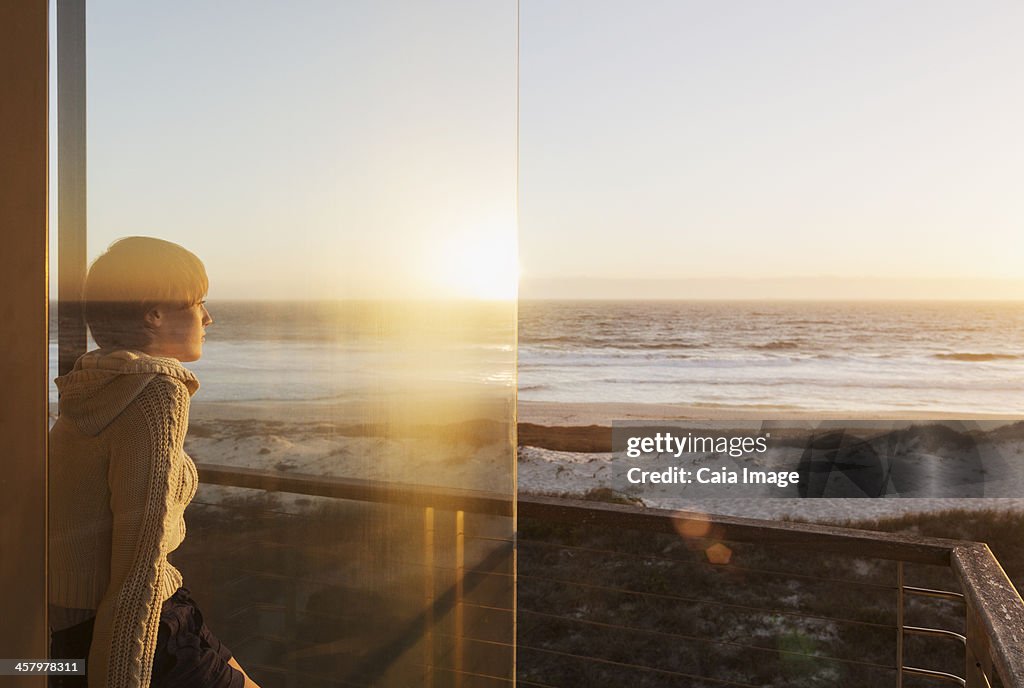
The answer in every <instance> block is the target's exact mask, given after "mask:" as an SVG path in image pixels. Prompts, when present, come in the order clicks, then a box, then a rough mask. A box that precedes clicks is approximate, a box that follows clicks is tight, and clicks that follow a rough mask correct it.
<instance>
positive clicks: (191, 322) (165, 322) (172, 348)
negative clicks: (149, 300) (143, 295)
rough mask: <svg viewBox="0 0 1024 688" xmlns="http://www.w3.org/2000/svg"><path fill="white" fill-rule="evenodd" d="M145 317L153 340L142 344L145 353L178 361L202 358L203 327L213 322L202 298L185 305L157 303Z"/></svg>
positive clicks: (185, 361) (184, 361) (204, 330)
mask: <svg viewBox="0 0 1024 688" xmlns="http://www.w3.org/2000/svg"><path fill="white" fill-rule="evenodd" d="M147 320H148V323H149V325H150V331H151V332H152V333H153V339H152V341H151V342H150V344H149V346H147V347H146V349H145V351H146V353H148V354H149V355H151V356H166V357H168V358H176V359H178V360H179V361H181V362H182V363H187V362H189V361H198V360H199V359H200V358H202V355H203V340H205V339H206V328H207V327H208V326H209V325H212V324H213V318H212V317H210V312H209V311H207V310H206V301H205V300H204V301H200V302H199V303H195V304H192V305H191V306H186V307H185V308H180V307H177V306H158V307H156V308H154V309H153V310H152V311H151V312H150V314H149V315H148V316H147Z"/></svg>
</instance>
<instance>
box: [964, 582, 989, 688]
mask: <svg viewBox="0 0 1024 688" xmlns="http://www.w3.org/2000/svg"><path fill="white" fill-rule="evenodd" d="M965 635H966V636H967V657H966V662H967V672H966V674H965V676H966V678H967V688H989V686H990V685H991V684H990V683H989V680H988V677H989V676H990V675H991V674H992V655H991V653H990V652H989V642H988V635H987V634H986V633H985V628H984V626H983V625H982V623H981V618H980V617H979V616H978V612H977V610H976V609H975V608H974V605H973V604H971V601H970V599H968V600H967V633H966V634H965Z"/></svg>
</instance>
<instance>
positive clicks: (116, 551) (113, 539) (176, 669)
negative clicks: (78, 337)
mask: <svg viewBox="0 0 1024 688" xmlns="http://www.w3.org/2000/svg"><path fill="white" fill-rule="evenodd" d="M208 286H209V282H208V280H207V276H206V269H205V268H204V267H203V264H202V262H201V261H200V260H199V259H198V258H197V257H196V256H195V255H193V254H192V253H190V252H189V251H187V250H185V249H184V248H182V247H181V246H178V245H177V244H173V243H170V242H167V241H162V240H160V239H153V238H149V237H129V238H126V239H121V240H120V241H117V242H115V243H114V244H112V245H111V246H110V248H109V249H108V250H107V252H106V253H104V254H103V255H101V256H100V257H99V258H97V259H96V261H95V262H94V263H93V264H92V267H91V268H90V269H89V276H88V278H87V280H86V284H85V302H86V306H85V317H86V322H87V323H88V325H89V329H90V330H91V332H92V335H93V339H95V341H96V343H97V344H98V345H99V347H100V348H99V349H97V350H95V351H91V352H89V353H87V354H85V355H84V356H82V357H81V358H79V359H78V361H77V362H76V363H75V367H74V369H73V370H72V371H71V372H70V373H68V374H67V375H64V376H62V377H59V378H57V380H56V383H57V389H58V390H59V391H60V403H59V415H58V418H57V421H56V423H55V424H54V426H53V428H52V429H51V430H50V477H49V484H50V523H49V528H50V530H49V532H50V549H49V573H50V580H49V594H50V621H51V624H50V625H51V628H52V630H53V636H52V644H51V656H52V657H54V658H63V659H80V658H83V657H85V658H87V662H86V674H87V682H86V681H85V680H83V679H82V677H62V678H56V677H54V678H52V679H51V685H57V686H73V685H79V686H84V685H88V686H89V687H90V688H97V687H100V686H102V687H106V688H146V687H147V686H151V687H152V688H159V687H161V686H168V687H169V686H175V687H179V686H180V687H186V686H187V687H190V688H191V687H195V688H200V687H202V688H243V687H244V688H253V687H256V688H258V686H257V685H256V683H255V682H253V681H252V680H251V679H249V677H248V676H247V675H246V674H245V672H244V671H243V670H242V668H241V667H240V666H239V665H238V663H237V662H236V661H235V660H234V658H233V657H232V656H231V652H230V651H229V650H228V649H227V648H226V647H225V646H224V645H223V644H221V643H220V642H219V641H218V640H217V639H216V638H215V637H214V636H213V635H212V634H211V633H210V631H209V629H207V627H206V625H205V624H204V623H203V620H202V614H201V613H200V612H199V610H198V608H196V606H195V603H194V602H193V601H192V600H191V598H190V597H189V592H188V590H187V589H186V588H183V587H181V584H182V578H181V574H180V573H179V572H178V570H177V569H175V568H174V566H172V565H171V564H170V563H169V562H168V561H167V555H168V553H170V552H172V551H173V550H174V549H176V548H177V547H178V546H179V545H180V544H181V542H182V540H183V539H184V537H185V521H184V519H183V513H184V510H185V507H186V506H187V505H188V503H189V502H190V501H191V499H192V497H193V495H194V494H195V491H196V486H197V483H198V477H197V474H196V467H195V464H194V463H193V462H192V459H190V458H189V457H188V455H186V454H185V452H184V449H183V445H184V440H185V432H186V430H187V429H188V410H189V399H190V397H191V396H192V395H193V394H195V392H196V390H197V389H199V382H198V381H197V380H196V377H195V375H193V374H192V373H191V372H190V371H188V370H186V369H185V368H184V367H183V366H182V365H181V363H182V362H188V361H196V360H198V359H199V358H200V356H202V352H203V339H204V334H205V328H206V327H208V326H209V325H211V324H212V323H213V318H211V317H210V314H209V312H208V311H207V310H206V306H205V302H204V300H203V299H204V298H205V295H206V292H207V289H208ZM76 681H77V683H76Z"/></svg>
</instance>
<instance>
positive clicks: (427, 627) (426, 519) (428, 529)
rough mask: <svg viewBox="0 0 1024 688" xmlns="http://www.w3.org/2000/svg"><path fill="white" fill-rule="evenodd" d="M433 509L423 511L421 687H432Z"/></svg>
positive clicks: (425, 508)
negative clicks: (424, 614) (422, 670)
mask: <svg viewBox="0 0 1024 688" xmlns="http://www.w3.org/2000/svg"><path fill="white" fill-rule="evenodd" d="M434 589H435V588H434V507H432V506H428V507H424V509H423V595H424V604H423V608H424V610H425V611H426V616H425V617H424V629H423V668H424V674H423V685H424V687H425V688H433V685H434Z"/></svg>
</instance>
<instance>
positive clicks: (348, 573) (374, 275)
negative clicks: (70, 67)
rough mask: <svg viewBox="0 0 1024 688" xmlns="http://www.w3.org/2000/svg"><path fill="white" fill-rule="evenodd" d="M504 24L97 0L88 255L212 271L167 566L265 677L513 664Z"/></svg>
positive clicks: (510, 158)
mask: <svg viewBox="0 0 1024 688" xmlns="http://www.w3.org/2000/svg"><path fill="white" fill-rule="evenodd" d="M516 21H517V17H516V6H515V3H514V2H497V3H476V2H458V1H444V2H436V3H429V4H425V3H419V2H400V1H391V2H378V1H373V2H346V3H334V2H305V3H300V4H281V3H270V2H257V3H252V2H247V3H215V4H211V3H204V2H184V3H165V4H161V5H153V4H147V5H140V4H137V3H130V2H96V3H91V4H90V5H89V14H88V20H87V30H88V63H87V64H88V72H87V81H88V151H89V162H88V176H89V185H88V222H89V224H88V253H89V260H90V261H92V260H94V259H95V258H96V257H97V256H99V255H100V254H101V253H103V251H104V250H106V249H107V247H108V246H109V245H110V244H111V242H113V241H115V240H116V239H118V238H121V237H125V236H132V235H144V236H151V237H158V238H160V239H164V240H167V241H171V242H174V243H176V244H179V245H181V246H183V247H185V248H186V249H188V250H189V251H191V252H193V253H194V254H195V255H197V256H198V257H199V258H200V259H201V260H202V261H203V263H204V264H205V269H206V271H207V273H208V276H209V292H208V294H207V295H206V304H205V307H206V308H207V309H208V312H209V314H210V317H211V318H212V322H208V321H207V320H203V321H202V328H203V329H204V330H205V334H206V339H205V342H203V343H202V345H201V349H202V357H201V359H199V360H197V361H194V362H185V363H184V366H185V368H186V369H188V370H189V371H191V372H192V373H194V374H195V376H196V377H197V378H198V380H199V382H200V389H199V390H198V391H197V392H196V393H195V395H194V396H193V397H192V398H191V409H190V425H189V431H188V435H187V438H186V440H185V443H184V449H185V451H186V452H187V453H188V455H189V456H190V457H191V458H192V459H193V460H194V461H195V463H196V464H197V465H198V467H199V475H200V480H201V483H200V485H199V488H198V492H197V493H196V495H195V498H194V499H193V501H192V503H191V505H190V506H189V507H188V509H187V511H186V513H185V520H186V522H187V525H188V534H187V537H186V538H185V539H184V541H183V543H182V544H181V545H180V546H179V547H178V548H177V549H176V550H175V551H174V552H172V553H171V555H170V562H171V564H172V565H173V566H174V567H176V568H177V569H178V570H180V572H181V573H182V575H183V579H184V585H185V586H187V587H188V588H189V589H190V591H191V595H192V598H193V599H194V600H195V601H196V603H197V604H198V605H199V607H200V608H201V609H202V611H203V615H204V618H205V620H206V623H207V625H208V626H209V627H210V629H211V630H212V631H213V633H214V634H215V635H216V636H217V637H218V638H220V640H221V641H223V642H224V643H225V644H226V645H227V646H228V647H230V649H231V651H232V653H233V654H234V656H235V657H236V658H237V660H238V662H239V663H241V664H242V666H243V667H244V668H245V669H246V671H248V672H249V673H250V674H251V675H252V676H253V678H255V679H256V680H257V681H259V682H260V683H261V684H262V685H264V686H270V685H275V686H276V685H295V686H319V685H325V686H326V685H411V684H415V685H421V684H422V685H428V684H430V683H432V684H433V685H463V686H471V685H495V684H498V683H503V682H506V681H510V680H511V678H512V672H513V650H512V646H513V641H514V636H513V634H514V624H513V621H514V611H513V600H514V564H513V562H514V559H513V557H512V534H513V521H512V513H513V499H514V493H515V470H514V469H515V463H514V462H515V451H514V446H513V443H512V438H513V436H514V425H513V424H514V420H515V331H516V320H515V318H516V312H515V296H516V282H517V257H516V236H515V194H516V188H515V185H516V90H515V89H516ZM195 308H197V309H198V308H199V306H196V307H195ZM198 317H200V318H201V317H202V315H200V316H198ZM89 346H90V348H92V347H94V346H96V343H95V341H94V340H93V339H90V342H89ZM164 351H166V350H164ZM151 353H152V351H151ZM158 353H159V351H158ZM54 394H55V392H54ZM54 401H55V399H54ZM116 544H117V543H115V545H116ZM51 602H53V600H51Z"/></svg>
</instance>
